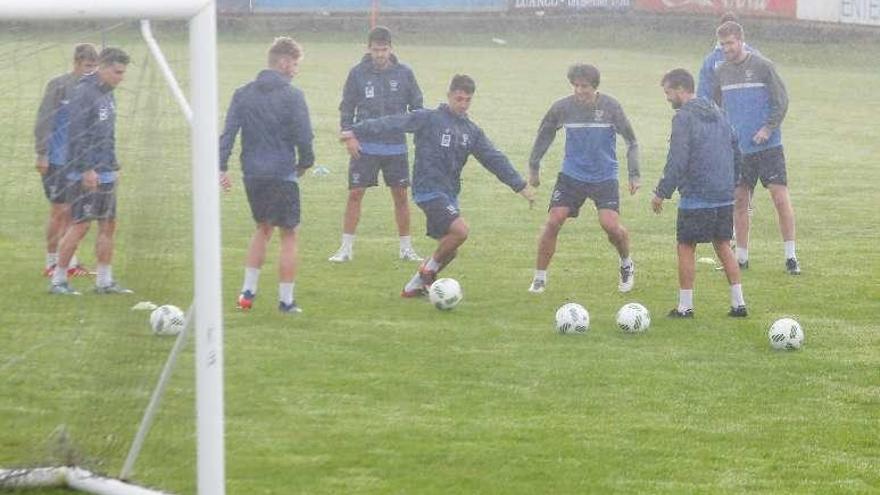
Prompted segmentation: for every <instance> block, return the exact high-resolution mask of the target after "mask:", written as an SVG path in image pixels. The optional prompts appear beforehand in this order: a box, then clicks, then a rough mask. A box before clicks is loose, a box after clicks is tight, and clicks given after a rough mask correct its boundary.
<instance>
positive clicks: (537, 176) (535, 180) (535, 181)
mask: <svg viewBox="0 0 880 495" xmlns="http://www.w3.org/2000/svg"><path fill="white" fill-rule="evenodd" d="M529 185H530V186H532V187H538V186H540V185H541V172H540V170H535V169H533V168H530V169H529Z"/></svg>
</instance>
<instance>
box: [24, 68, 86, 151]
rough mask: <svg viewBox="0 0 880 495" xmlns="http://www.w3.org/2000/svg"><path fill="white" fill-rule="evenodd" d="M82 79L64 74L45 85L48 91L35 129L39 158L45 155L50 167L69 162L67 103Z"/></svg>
mask: <svg viewBox="0 0 880 495" xmlns="http://www.w3.org/2000/svg"><path fill="white" fill-rule="evenodd" d="M79 79H80V76H77V75H75V74H73V73H72V72H70V73H67V74H62V75H60V76H58V77H56V78H54V79H52V80H51V81H49V82H48V83H47V84H46V91H45V93H44V94H43V100H42V102H41V103H40V110H39V111H38V113H37V122H36V125H35V126H34V144H35V148H36V152H37V155H39V156H45V157H46V158H47V160H48V162H49V166H50V167H61V166H64V165H65V164H66V163H67V162H68V160H67V126H68V125H69V124H70V109H69V108H68V104H69V103H70V98H71V97H72V95H73V90H74V89H75V88H76V85H77V84H78V83H79Z"/></svg>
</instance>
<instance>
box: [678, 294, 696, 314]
mask: <svg viewBox="0 0 880 495" xmlns="http://www.w3.org/2000/svg"><path fill="white" fill-rule="evenodd" d="M689 309H694V289H679V290H678V312H679V313H684V312H685V311H687V310H689Z"/></svg>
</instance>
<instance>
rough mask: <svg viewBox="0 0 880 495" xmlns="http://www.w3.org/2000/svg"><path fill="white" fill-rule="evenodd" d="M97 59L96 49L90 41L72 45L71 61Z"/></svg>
mask: <svg viewBox="0 0 880 495" xmlns="http://www.w3.org/2000/svg"><path fill="white" fill-rule="evenodd" d="M82 60H92V61H94V60H98V50H97V49H96V48H95V45H93V44H91V43H80V44H78V45H76V46H75V47H73V61H74V62H80V61H82Z"/></svg>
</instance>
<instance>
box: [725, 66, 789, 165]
mask: <svg viewBox="0 0 880 495" xmlns="http://www.w3.org/2000/svg"><path fill="white" fill-rule="evenodd" d="M715 75H716V77H717V78H718V83H717V84H716V86H715V91H716V93H715V101H716V103H718V104H719V105H721V106H722V107H723V108H724V111H725V112H727V115H728V116H729V117H730V123H731V124H733V128H734V129H736V134H737V137H738V138H739V146H740V149H741V150H742V152H743V153H745V154H751V153H756V152H758V151H763V150H766V149H770V148H776V147H779V146H782V132H781V131H780V129H779V126H780V125H781V124H782V120H783V119H784V118H785V114H786V112H787V111H788V93H787V91H786V90H785V85H784V84H783V83H782V79H780V78H779V74H777V73H776V68H775V67H774V66H773V63H772V62H770V61H769V60H767V59H766V58H764V57H762V56H760V55H757V54H754V53H750V54H748V55H747V56H746V58H745V60H743V61H742V62H740V63H732V62H724V63H723V64H721V66H720V67H718V70H717V71H716V73H715ZM763 126H767V127H768V128H769V129H770V130H771V131H772V132H771V134H770V139H768V140H767V141H766V142H764V143H762V144H755V143H754V142H753V141H752V137H754V135H755V133H756V132H758V129H760V128H761V127H763Z"/></svg>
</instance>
